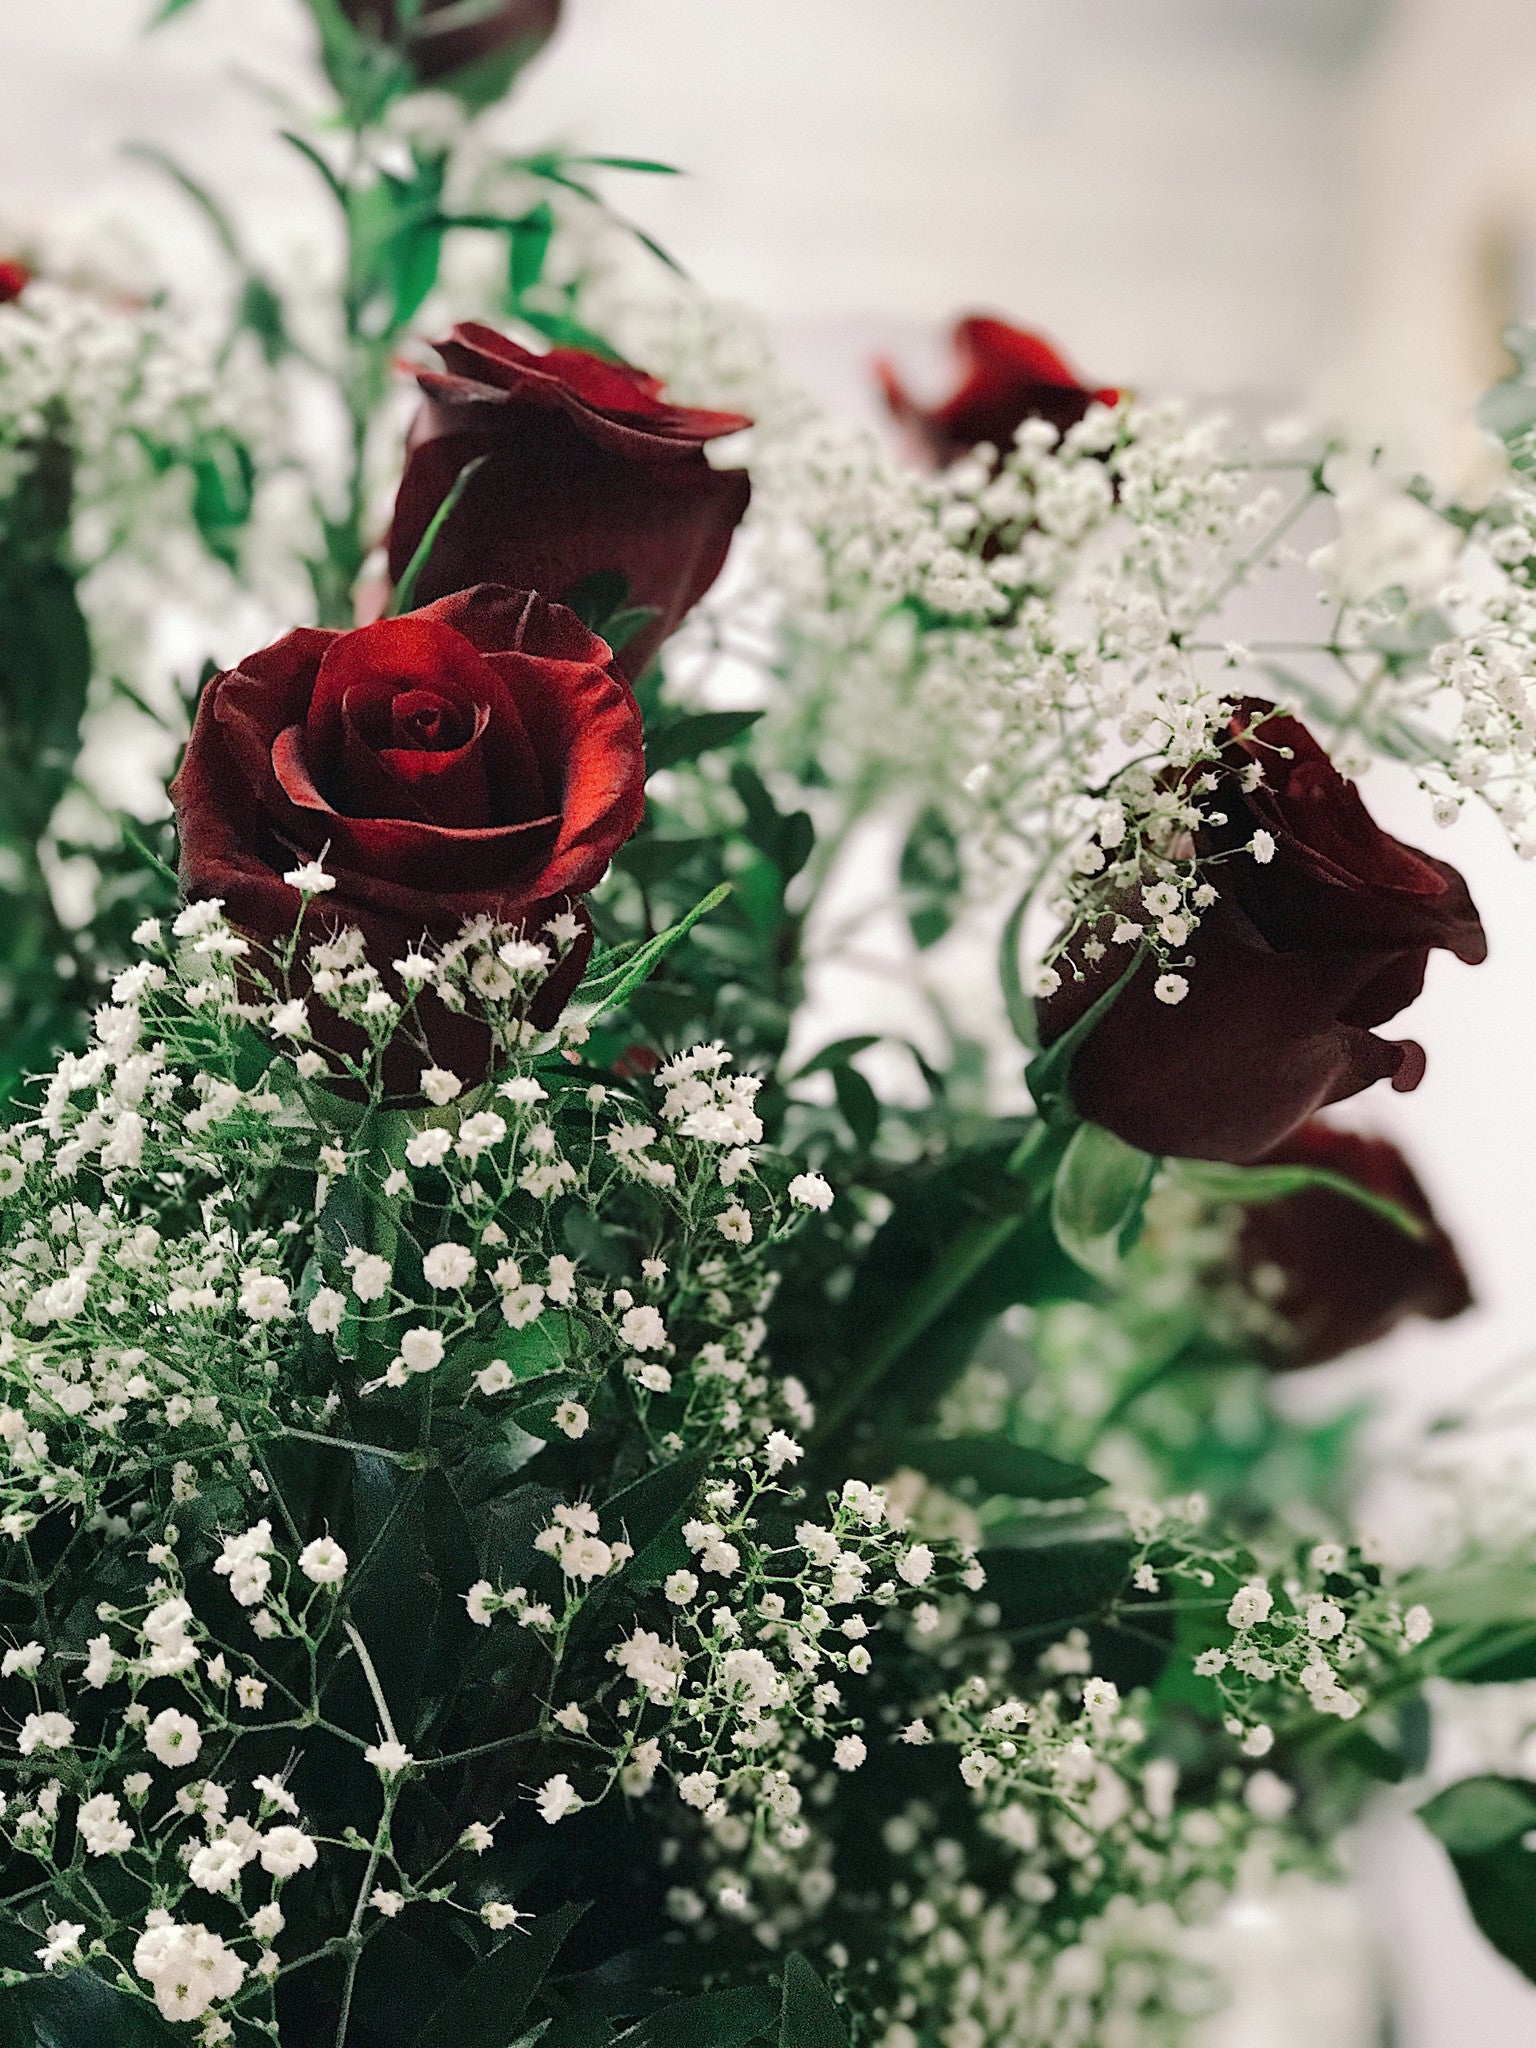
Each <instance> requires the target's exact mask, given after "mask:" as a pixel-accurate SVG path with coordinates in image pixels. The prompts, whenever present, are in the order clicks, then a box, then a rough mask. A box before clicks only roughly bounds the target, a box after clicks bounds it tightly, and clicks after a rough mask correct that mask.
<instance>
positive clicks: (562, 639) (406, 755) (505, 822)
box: [171, 586, 645, 1023]
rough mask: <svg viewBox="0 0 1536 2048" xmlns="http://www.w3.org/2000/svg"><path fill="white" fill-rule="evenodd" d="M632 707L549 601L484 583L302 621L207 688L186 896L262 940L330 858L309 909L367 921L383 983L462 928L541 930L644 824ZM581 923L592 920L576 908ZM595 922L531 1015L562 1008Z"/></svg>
mask: <svg viewBox="0 0 1536 2048" xmlns="http://www.w3.org/2000/svg"><path fill="white" fill-rule="evenodd" d="M644 783H645V758H644V750H643V746H642V742H641V731H640V714H639V710H638V707H637V706H636V704H635V700H634V697H633V695H632V694H631V692H630V690H629V687H628V685H627V684H626V683H625V682H624V681H623V680H622V678H620V677H618V676H616V675H615V674H614V673H613V671H612V668H611V666H610V655H609V650H608V648H607V646H606V645H605V643H604V642H603V641H601V640H599V639H598V638H597V636H596V635H595V634H593V633H590V632H588V630H587V629H586V627H585V626H583V625H582V623H581V621H580V620H579V619H577V618H576V617H575V616H574V615H573V614H572V613H571V612H568V611H566V610H565V609H564V608H563V607H561V606H559V605H552V604H546V603H545V602H544V600H543V599H542V598H540V597H537V596H535V595H533V594H532V593H530V592H527V591H517V590H507V589H502V588H499V587H495V586H483V587H481V588H478V589H475V590H468V591H463V592H460V593H458V594H456V595H454V596H452V597H448V598H444V599H443V600H442V601H441V602H440V603H437V604H434V605H429V606H428V607H427V608H426V609H425V610H422V611H418V612H413V613H410V614H408V615H407V616H405V617H403V618H398V619H384V620H380V621H379V622H378V623H377V624H376V625H371V626H363V627H360V628H359V629H358V630H357V631H355V632H350V633H343V632H329V631H325V630H322V629H319V628H314V627H301V628H300V629H299V630H297V631H296V632H292V633H288V634H286V635H285V636H284V637H283V638H282V639H281V640H279V641H277V642H276V643H275V644H274V645H273V646H271V647H268V648H265V649H263V650H262V652H261V653H259V654H253V655H249V656H248V657H247V658H246V659H245V660H244V661H242V662H241V663H240V665H239V666H238V667H237V668H233V669H230V670H228V671H227V672H226V673H225V674H223V675H220V676H215V677H214V678H213V680H212V681H211V682H210V683H209V684H208V686H207V688H206V689H205V690H204V692H203V697H202V702H201V703H200V705H199V707H198V714H197V722H196V725H195V727H194V729H193V733H192V738H191V741H190V743H189V744H188V747H187V753H186V758H185V760H184V761H183V763H182V766H181V770H180V773H179V774H178V775H177V777H176V780H175V782H174V784H173V785H172V789H171V796H172V800H173V802H174V803H175V806H176V815H177V821H178V824H179V826H180V831H181V879H182V886H183V890H184V892H185V894H186V896H187V897H188V898H189V899H194V898H197V897H208V896H218V897H222V898H223V900H224V903H225V906H226V911H227V915H228V916H229V918H230V920H231V922H232V923H234V924H235V925H237V926H238V927H240V928H241V929H242V930H244V931H246V932H248V933H250V934H253V935H254V936H256V937H258V938H260V939H262V940H264V941H266V942H268V943H270V942H271V941H272V940H274V939H276V938H279V937H281V936H282V935H284V934H286V933H288V932H290V931H291V930H292V929H293V927H294V924H295V922H296V920H297V918H298V916H299V911H300V905H301V898H300V896H299V893H298V891H297V890H296V889H294V888H293V887H292V886H291V885H290V884H289V883H287V882H285V881H284V879H283V875H284V873H285V872H286V871H290V870H292V868H293V867H294V865H295V863H296V862H302V861H305V860H308V859H312V858H318V857H320V856H321V855H322V854H323V856H324V862H325V867H326V871H327V873H328V874H329V875H330V876H331V877H332V878H333V880H334V882H335V888H334V890H333V891H331V892H330V893H328V894H326V895H325V896H323V897H321V898H319V899H318V901H317V902H316V903H315V904H314V905H313V906H312V907H311V910H310V913H309V915H310V919H311V920H312V921H317V922H319V923H320V924H321V925H322V926H323V927H325V928H330V927H335V926H339V925H345V924H355V925H357V926H359V927H360V928H361V930H362V932H363V934H364V937H365V939H366V940H367V941H368V945H369V951H370V954H371V955H372V956H373V959H374V964H375V965H376V966H378V967H379V968H380V969H381V971H387V969H388V967H389V964H390V963H391V962H392V961H393V960H394V959H396V958H397V957H398V956H399V955H400V954H401V953H402V952H403V951H404V950H406V949H407V948H409V947H410V946H412V945H413V944H414V943H416V942H417V941H419V940H420V939H422V938H423V937H424V936H428V935H430V936H433V937H436V938H439V939H442V938H449V937H452V936H453V935H454V933H456V932H457V931H458V929H459V928H460V926H461V925H462V923H463V922H464V920H465V919H466V918H470V917H473V916H476V915H480V914H484V915H488V916H490V917H492V918H494V919H496V920H497V921H498V922H502V923H508V924H513V925H517V926H520V927H522V928H525V929H530V930H532V929H536V928H537V927H538V926H539V925H540V924H541V923H542V922H543V921H544V920H546V919H547V918H549V917H550V916H553V915H555V914H557V913H558V912H561V911H565V910H572V909H579V898H580V897H581V896H582V894H583V893H584V892H585V891H587V890H589V889H590V888H591V887H592V885H593V884H594V883H595V882H596V881H597V880H598V878H599V876H600V875H601V874H602V873H603V871H604V869H605V868H606V867H607V865H608V862H609V861H610V859H611V858H612V856H613V854H614V853H615V851H616V850H617V849H618V848H619V847H620V846H621V845H622V844H623V843H624V841H625V840H626V839H627V838H628V837H629V836H630V834H631V833H632V832H633V831H634V830H635V828H636V826H637V825H638V824H639V822H640V814H641V809H642V806H643V802H644ZM582 915H583V917H584V915H585V914H584V913H582ZM590 949H591V935H590V930H588V931H587V932H586V933H585V935H584V937H583V938H582V940H580V941H579V942H578V943H577V944H576V945H575V946H573V947H572V948H571V950H570V951H569V953H568V954H567V955H566V956H565V958H564V960H563V961H562V963H561V967H560V970H559V972H558V974H556V975H554V976H552V977H551V979H550V981H549V982H548V983H547V984H546V985H545V988H544V989H543V990H542V991H541V993H540V995H539V997H538V998H537V999H536V1001H535V1004H534V1007H533V1012H532V1014H533V1016H534V1019H535V1021H536V1022H541V1023H547V1022H549V1021H551V1020H552V1019H553V1017H555V1016H557V1015H558V1014H559V1011H560V1009H561V1007H562V1006H563V1004H564V1003H565V1001H566V1000H567V999H568V998H569V995H570V993H571V990H572V988H573V987H574V986H575V983H576V982H577V981H578V980H579V978H580V975H581V970H582V967H583V965H584V963H585V960H586V957H587V955H588V953H589V952H590Z"/></svg>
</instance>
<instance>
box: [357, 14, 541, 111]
mask: <svg viewBox="0 0 1536 2048" xmlns="http://www.w3.org/2000/svg"><path fill="white" fill-rule="evenodd" d="M342 11H343V12H344V13H345V14H346V16H347V18H348V20H349V21H351V23H352V24H353V26H354V27H355V28H360V29H362V30H363V31H364V33H365V34H367V35H370V36H372V37H373V38H374V39H375V40H376V41H377V42H381V43H384V44H386V45H387V46H388V47H389V48H390V49H399V50H400V51H401V52H402V53H403V54H404V56H405V58H406V59H407V61H408V62H409V64H410V67H411V70H412V71H413V72H414V73H415V75H416V78H417V80H418V82H419V83H420V84H422V85H438V84H444V83H451V82H452V80H453V78H454V75H455V74H456V73H458V72H462V71H465V70H467V69H468V68H469V67H470V66H471V65H486V66H490V65H491V64H492V63H493V61H494V60H495V59H497V58H499V59H501V64H500V65H498V66H497V67H496V70H497V73H498V75H497V77H496V79H495V81H494V83H493V84H490V83H489V82H488V91H487V93H486V95H485V97H488V98H495V97H496V96H497V95H498V94H499V93H500V92H503V91H505V90H506V87H507V85H508V84H510V82H511V80H512V77H513V75H514V74H515V73H516V72H517V71H519V70H520V69H521V68H522V66H523V65H524V64H526V63H527V61H528V59H529V58H530V57H535V56H537V55H538V53H539V51H540V50H542V49H543V47H544V45H545V44H546V43H547V42H548V41H549V39H550V37H551V36H552V35H553V34H554V32H555V29H556V27H557V26H558V24H559V21H560V0H501V4H500V5H499V6H498V5H497V4H496V0H489V4H488V5H485V6H470V7H466V6H465V4H464V0H422V5H421V7H420V10H419V11H416V12H414V18H413V19H408V20H407V21H405V22H403V23H402V21H401V19H400V10H399V7H398V5H397V4H396V0H342ZM503 70H504V72H505V75H504V76H502V75H500V74H501V73H502V72H503ZM480 96H481V95H478V94H477V95H476V97H477V98H478V97H480Z"/></svg>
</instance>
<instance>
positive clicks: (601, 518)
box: [389, 322, 751, 676]
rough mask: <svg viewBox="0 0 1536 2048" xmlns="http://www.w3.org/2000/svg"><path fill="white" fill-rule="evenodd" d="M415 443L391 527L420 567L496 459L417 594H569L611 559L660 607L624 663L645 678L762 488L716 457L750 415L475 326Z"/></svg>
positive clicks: (449, 345) (400, 547) (566, 351)
mask: <svg viewBox="0 0 1536 2048" xmlns="http://www.w3.org/2000/svg"><path fill="white" fill-rule="evenodd" d="M437 352H438V354H439V355H440V356H441V357H442V359H443V364H444V368H443V370H442V371H436V370H422V371H421V372H419V381H420V384H421V388H422V390H423V392H424V393H425V394H426V398H425V402H424V403H423V405H422V407H421V410H420V411H419V412H418V414H417V415H416V418H415V420H414V422H413V423H412V426H411V431H410V436H409V439H408V441H407V443H406V461H405V473H404V475H403V476H402V477H401V479H400V490H399V495H398V496H397V498H396V500H395V513H394V522H393V524H392V526H391V528H390V535H389V573H390V577H391V579H392V580H393V581H394V582H396V583H398V582H399V580H400V578H401V577H402V576H403V575H404V574H405V571H406V569H407V567H408V566H409V564H410V561H411V558H412V556H413V555H414V554H415V552H416V549H417V546H418V544H419V543H420V541H421V539H422V536H423V535H424V534H425V532H426V531H427V528H428V526H429V525H430V524H431V522H432V518H433V515H434V514H435V513H436V511H437V510H438V508H439V506H441V504H442V503H443V500H444V499H445V498H446V497H447V495H448V493H449V492H450V491H451V490H452V488H453V486H454V484H455V483H456V482H457V480H458V477H459V474H460V472H461V471H462V470H463V469H464V468H465V466H466V464H468V463H470V462H472V461H474V460H475V459H476V458H477V457H483V458H484V459H483V461H482V463H481V466H480V468H479V469H477V470H476V471H475V472H474V474H473V475H472V476H471V477H470V478H469V480H468V482H467V483H466V485H465V488H464V492H463V495H462V497H461V498H460V500H459V502H458V504H457V505H456V506H455V507H454V509H453V511H452V512H451V513H450V514H449V515H448V517H447V519H446V520H445V521H444V523H443V525H442V527H441V528H440V529H439V532H438V534H437V538H436V540H435V541H434V542H433V545H432V551H431V555H430V557H429V559H428V561H427V563H426V565H425V567H424V568H423V569H422V571H421V575H420V578H419V580H418V582H417V584H416V595H417V597H418V598H421V599H426V598H433V597H441V596H443V595H444V594H445V593H446V592H448V591H451V590H461V589H464V588H466V587H468V586H469V585H470V584H473V583H484V582H496V583H509V584H511V585H512V586H513V587H514V588H516V589H519V590H538V591H542V592H543V593H544V594H545V595H546V596H548V597H550V598H554V599H557V600H562V601H563V600H565V599H567V598H568V597H570V596H571V595H572V593H573V592H574V591H575V590H576V588H577V586H578V585H579V584H581V583H582V582H584V581H585V580H586V579H587V578H588V577H590V576H592V575H594V574H596V573H598V572H600V571H610V570H616V571H618V572H619V573H620V574H621V575H622V576H623V577H624V579H625V584H626V587H627V595H626V597H625V603H626V605H631V606H644V607H646V608H647V609H649V610H650V611H651V612H652V613H653V614H654V616H653V617H652V619H651V620H650V621H649V622H648V623H647V624H646V625H645V626H644V627H643V628H642V629H641V630H640V631H639V632H638V633H637V634H636V635H635V637H634V638H633V639H632V640H631V641H630V642H629V643H628V645H627V646H625V647H624V648H623V650H622V652H621V655H620V661H621V664H622V667H623V669H624V672H625V673H626V674H627V675H631V676H638V675H639V674H640V672H641V671H642V670H643V669H644V667H645V666H646V664H647V663H648V662H649V660H650V659H651V656H652V655H653V654H654V653H655V651H656V649H657V648H658V647H659V646H660V645H661V643H662V641H663V640H664V639H665V638H666V637H667V635H668V634H669V633H670V632H671V631H672V630H673V628H674V627H675V626H676V625H677V623H678V621H679V620H680V619H681V618H682V617H683V615H684V614H685V613H686V612H687V611H689V610H690V609H691V608H692V606H694V605H695V604H697V603H698V601H699V599H700V598H701V597H702V596H703V595H704V593H705V591H706V590H708V588H709V587H710V585H711V584H712V583H713V582H714V580H715V578H716V577H717V576H718V575H719V573H720V569H721V566H722V564H723V563H724V561H725V556H726V551H727V549H728V548H729V547H730V544H731V536H732V534H733V533H734V532H735V530H736V528H737V526H738V525H739V524H740V522H741V518H742V515H743V513H744V512H745V511H746V509H747V502H748V500H749V498H750V497H751V485H750V484H749V482H748V479H747V475H746V472H745V471H744V470H739V469H733V470H715V469H711V468H710V465H709V462H708V459H707V458H706V456H705V454H704V444H705V443H706V442H707V441H712V440H715V439H717V438H718V437H719V436H721V435H723V434H734V433H737V432H739V431H740V430H741V429H742V428H744V427H747V426H750V425H751V421H750V420H747V419H744V418H743V417H742V416H741V415H740V414H738V413H722V412H701V411H698V410H696V409H694V408H692V407H689V406H680V405H670V404H668V402H667V401H666V400H665V399H664V398H663V397H662V395H661V386H660V384H659V383H658V382H657V381H656V379H655V378H654V377H650V376H647V375H646V374H645V373H644V372H643V371H641V370H636V369H632V368H631V367H630V366H629V365H628V364H624V363H609V362H604V361H603V360H602V359H601V358H600V357H598V356H595V355H589V354H587V353H586V352H585V351H584V350H581V349H572V348H555V349H550V350H549V351H548V353H547V354H545V355H535V354H534V353H533V352H532V350H530V349H525V348H520V347H519V346H518V344H517V343H516V342H515V341H509V340H508V339H507V338H506V337H505V336H504V335H501V334H498V333H496V331H495V330H494V328H490V327H482V326H480V325H478V324H477V323H475V322H469V323H467V324H466V325H463V326H460V327H456V328H455V329H454V330H453V333H452V335H451V336H450V337H449V339H448V340H447V341H444V342H439V343H438V345H437Z"/></svg>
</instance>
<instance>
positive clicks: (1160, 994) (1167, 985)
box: [1152, 974, 1189, 1007]
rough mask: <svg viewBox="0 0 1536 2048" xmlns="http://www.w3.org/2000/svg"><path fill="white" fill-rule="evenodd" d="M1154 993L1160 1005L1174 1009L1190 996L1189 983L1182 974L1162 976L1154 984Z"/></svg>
mask: <svg viewBox="0 0 1536 2048" xmlns="http://www.w3.org/2000/svg"><path fill="white" fill-rule="evenodd" d="M1152 993H1153V995H1155V996H1156V997H1157V1000H1158V1001H1159V1002H1160V1003H1167V1004H1168V1005H1169V1006H1170V1007H1172V1006H1173V1005H1174V1004H1175V1003H1182V1002H1183V1000H1184V998H1185V997H1186V996H1187V995H1188V994H1189V983H1188V982H1187V981H1186V980H1185V979H1184V977H1183V975H1182V974H1160V975H1159V976H1158V977H1157V980H1156V981H1154V982H1153V984H1152Z"/></svg>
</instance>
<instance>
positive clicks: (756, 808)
mask: <svg viewBox="0 0 1536 2048" xmlns="http://www.w3.org/2000/svg"><path fill="white" fill-rule="evenodd" d="M731 787H732V789H734V790H735V792H736V794H737V796H738V797H740V799H741V802H742V807H743V809H744V810H745V811H746V814H747V820H746V833H747V837H748V839H750V840H751V842H752V844H753V845H754V846H755V847H757V848H758V850H759V851H760V852H761V853H764V854H766V855H767V857H768V859H769V860H771V861H772V862H773V865H774V866H775V867H776V868H777V869H778V871H779V873H780V875H781V876H782V877H783V878H784V880H785V881H786V882H788V881H792V880H793V878H794V877H795V876H796V875H798V874H799V872H800V870H801V869H802V868H803V867H804V866H805V864H806V862H807V861H808V860H809V859H810V857H811V849H812V848H813V847H814V845H815V844H816V828H815V826H814V825H813V824H812V823H811V817H810V813H809V812H808V811H789V812H784V811H781V810H780V809H779V807H778V805H777V804H776V803H775V802H774V800H773V798H772V796H771V795H770V794H769V791H768V785H767V784H766V783H765V782H764V781H763V778H762V777H761V776H760V775H759V774H758V773H757V770H756V769H755V768H750V767H748V765H747V763H746V762H745V761H738V762H737V763H736V765H735V767H734V768H732V770H731Z"/></svg>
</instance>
